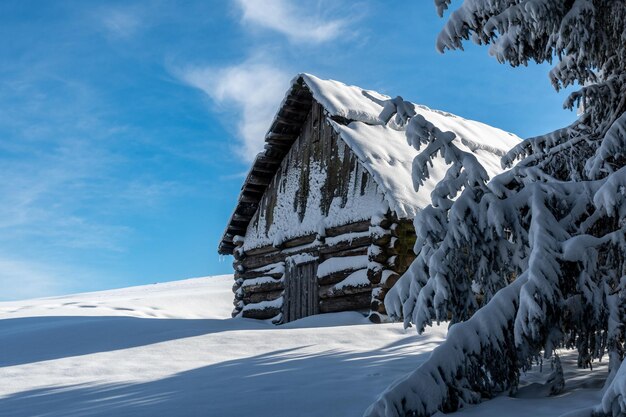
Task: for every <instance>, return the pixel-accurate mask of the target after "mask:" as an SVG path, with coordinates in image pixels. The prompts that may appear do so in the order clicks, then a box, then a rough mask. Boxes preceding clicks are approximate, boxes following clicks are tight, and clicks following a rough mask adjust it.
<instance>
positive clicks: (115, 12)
mask: <svg viewBox="0 0 626 417" xmlns="http://www.w3.org/2000/svg"><path fill="white" fill-rule="evenodd" d="M100 16H101V22H102V26H103V27H104V29H105V30H106V31H107V32H108V33H109V34H110V35H111V36H112V37H115V38H122V39H123V38H129V37H131V36H133V35H134V34H135V33H136V32H137V31H138V30H139V28H140V27H141V20H140V19H139V13H137V12H136V11H134V10H131V9H110V10H102V11H101V12H100Z"/></svg>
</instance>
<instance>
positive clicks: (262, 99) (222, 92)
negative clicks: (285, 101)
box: [178, 59, 293, 161]
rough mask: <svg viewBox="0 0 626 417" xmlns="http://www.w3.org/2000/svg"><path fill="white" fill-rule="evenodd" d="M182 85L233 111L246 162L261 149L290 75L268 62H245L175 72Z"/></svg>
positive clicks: (238, 151)
mask: <svg viewBox="0 0 626 417" xmlns="http://www.w3.org/2000/svg"><path fill="white" fill-rule="evenodd" d="M178 73H179V74H178V75H179V78H180V79H181V80H182V81H184V82H185V83H187V84H189V85H191V86H193V87H196V88H198V89H200V90H202V91H204V92H205V93H206V94H207V95H208V96H209V97H210V98H211V100H212V101H213V102H214V103H215V104H217V105H218V106H219V107H222V108H228V109H230V110H234V111H235V113H231V114H235V116H234V117H232V119H233V120H235V121H237V122H236V123H237V129H238V136H239V138H240V140H241V146H240V147H239V148H238V149H237V153H239V154H240V155H241V156H243V157H244V158H245V159H246V160H248V161H250V160H252V159H254V156H255V155H256V154H257V153H258V152H260V151H261V150H262V149H263V143H264V139H265V133H266V132H267V130H268V129H269V127H270V123H271V121H272V118H273V117H274V114H275V113H276V111H277V110H278V105H279V104H280V101H281V99H282V98H283V96H284V94H285V91H286V90H287V88H288V86H289V80H290V78H291V77H292V76H293V74H291V73H290V72H287V71H285V70H284V69H283V68H278V67H277V66H274V65H272V64H269V63H267V62H263V61H258V60H254V59H251V60H247V61H244V62H242V63H240V64H237V65H233V66H229V67H211V66H209V67H191V68H186V69H184V70H181V71H178Z"/></svg>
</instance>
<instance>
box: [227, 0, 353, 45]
mask: <svg viewBox="0 0 626 417" xmlns="http://www.w3.org/2000/svg"><path fill="white" fill-rule="evenodd" d="M236 3H237V5H238V6H239V7H240V8H241V11H242V12H243V16H242V20H243V22H245V23H252V24H256V25H259V26H261V27H264V28H267V29H271V30H274V31H276V32H279V33H282V34H283V35H285V36H287V37H288V38H289V40H291V41H292V42H309V43H322V42H327V41H331V40H333V39H336V38H337V37H339V36H340V35H342V34H343V33H344V32H345V31H346V27H347V26H348V24H349V21H348V20H346V19H333V20H328V19H326V16H324V15H323V14H322V13H320V12H319V10H323V9H324V7H317V9H318V11H317V12H316V11H315V10H311V7H310V6H311V4H312V3H311V2H300V1H298V2H292V1H289V0H267V1H259V0H236ZM318 6H319V2H318Z"/></svg>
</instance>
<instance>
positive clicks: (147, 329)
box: [0, 275, 606, 417]
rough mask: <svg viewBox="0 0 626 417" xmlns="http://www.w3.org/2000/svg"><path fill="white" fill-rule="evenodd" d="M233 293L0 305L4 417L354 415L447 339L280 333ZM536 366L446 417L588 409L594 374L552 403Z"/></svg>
mask: <svg viewBox="0 0 626 417" xmlns="http://www.w3.org/2000/svg"><path fill="white" fill-rule="evenodd" d="M231 285H232V276H231V275H225V276H219V277H208V278H196V279H190V280H185V281H176V282H170V283H163V284H154V285H147V286H141V287H133V288H126V289H120V290H111V291H103V292H94V293H86V294H77V295H69V296H64V297H55V298H46V299H37V300H26V301H17V302H3V303H0V416H1V417H33V416H39V417H78V416H81V417H82V416H107V417H109V416H115V417H120V416H150V417H161V416H203V417H212V416H216V417H217V416H220V417H230V416H242V415H246V416H254V417H295V416H310V417H313V416H316V417H317V416H320V417H322V416H323V417H335V416H337V417H351V416H354V417H357V416H361V415H362V414H363V412H364V411H365V409H366V408H367V407H368V406H369V405H370V404H371V403H372V402H373V401H374V399H375V398H376V396H377V395H378V394H379V393H380V392H382V391H383V390H384V389H385V388H386V387H387V386H388V385H390V384H391V383H392V382H393V381H394V380H396V379H397V378H400V377H402V376H404V375H405V374H407V373H408V372H411V371H412V370H414V369H415V368H416V367H418V366H419V364H420V363H422V362H423V361H424V360H425V359H426V358H427V357H428V356H429V355H430V352H431V351H432V349H434V348H435V347H436V346H438V345H439V344H440V343H441V341H443V339H444V338H445V335H446V328H445V326H441V327H435V328H432V329H428V330H427V332H426V333H425V334H424V335H422V336H418V335H417V334H416V333H415V331H414V330H413V329H407V330H406V331H405V330H404V329H403V328H402V325H401V324H399V323H391V324H382V325H375V324H370V323H369V322H368V321H367V320H366V319H365V318H364V317H362V316H361V315H360V314H358V313H352V312H349V313H334V314H323V315H319V316H314V317H308V318H305V319H301V320H297V321H295V322H292V323H289V324H287V325H283V326H279V327H276V326H274V325H272V324H269V323H266V322H262V321H256V320H249V319H230V318H227V317H229V316H230V311H231V306H232V292H231ZM568 358H569V357H568V356H567V355H565V360H564V363H565V365H567V364H568V361H569V362H571V360H572V359H571V358H569V359H568ZM544 368H546V369H545V370H544V374H543V375H538V374H537V373H536V372H535V373H529V374H528V375H526V376H525V377H524V379H525V382H524V384H525V385H527V388H522V389H521V390H520V395H519V398H509V397H501V398H497V399H495V400H492V401H489V402H487V403H483V404H481V405H479V406H475V407H469V408H467V409H465V410H461V411H460V412H458V413H457V414H455V415H456V416H458V417H473V416H482V417H489V416H494V417H497V416H512V417H515V416H520V417H521V416H524V417H527V416H528V415H533V416H546V417H547V416H558V415H561V414H563V413H565V412H571V411H576V410H577V409H579V408H581V407H586V406H588V405H590V404H594V403H597V402H598V400H599V398H600V391H599V389H598V387H599V386H600V385H601V382H602V378H603V377H604V375H606V373H605V370H604V369H600V370H597V369H596V371H594V373H593V374H590V373H589V372H590V371H589V370H576V369H574V367H573V366H566V367H565V369H566V374H567V375H566V376H567V377H568V382H567V384H568V385H567V386H566V391H565V393H564V394H562V395H561V396H559V397H558V398H556V399H553V398H545V395H544V394H545V393H542V392H541V387H540V386H538V385H537V384H536V382H541V381H543V379H545V375H547V373H549V369H548V368H549V365H545V366H544ZM589 375H592V376H594V377H593V378H589ZM533 383H535V384H534V385H533Z"/></svg>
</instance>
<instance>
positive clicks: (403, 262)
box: [218, 74, 507, 323]
mask: <svg viewBox="0 0 626 417" xmlns="http://www.w3.org/2000/svg"><path fill="white" fill-rule="evenodd" d="M385 100H389V97H387V96H383V95H381V94H378V93H376V92H373V91H366V90H362V89H360V88H359V87H354V86H346V85H345V84H342V83H339V82H336V81H325V80H320V79H318V78H316V77H314V76H311V75H308V74H301V75H299V76H297V77H296V78H295V79H294V81H293V82H292V86H291V88H290V90H289V91H288V92H287V95H286V97H285V99H284V100H283V103H282V105H281V107H280V110H279V111H278V113H277V114H276V116H275V118H274V121H273V122H272V124H271V127H270V129H269V132H268V133H267V135H266V138H265V148H264V151H263V152H262V153H260V154H259V155H258V156H257V157H256V159H255V160H254V163H253V165H252V168H251V169H250V171H249V173H248V175H247V177H246V179H245V181H244V184H243V186H242V188H241V192H240V195H239V199H238V201H237V205H236V207H235V209H234V211H233V214H232V215H231V218H230V220H229V222H228V225H227V227H226V230H225V231H224V235H223V237H222V239H221V242H220V244H219V248H218V252H219V253H220V254H232V255H233V257H234V262H233V267H234V270H235V274H234V277H235V283H234V285H233V292H234V294H235V297H234V310H233V316H242V317H248V318H256V319H271V320H272V321H273V322H275V323H286V322H290V321H293V320H296V319H299V318H302V317H306V316H310V315H314V314H318V313H328V312H338V311H360V312H363V313H365V314H367V315H368V316H369V318H370V320H372V321H373V322H381V321H384V320H385V319H386V314H385V307H384V297H385V294H386V293H387V292H388V290H389V289H390V288H391V287H392V286H393V285H394V284H395V283H396V281H397V280H398V279H399V277H400V276H401V275H402V274H403V273H404V272H405V271H406V270H407V268H408V266H409V265H410V264H411V262H412V261H413V259H414V258H415V255H414V253H413V245H414V243H415V230H414V228H413V223H412V222H413V218H414V216H415V214H416V213H417V211H418V210H419V209H421V208H422V207H424V206H425V205H426V204H427V203H428V201H429V195H430V192H431V191H432V189H433V187H434V184H436V183H437V182H438V180H439V179H440V178H439V177H438V175H439V176H441V174H437V173H436V172H435V171H433V172H434V174H433V175H432V177H433V178H431V179H429V180H428V181H427V182H426V184H425V185H424V186H423V187H421V189H420V190H418V191H417V192H416V191H415V190H414V189H413V186H412V178H411V169H412V162H413V159H414V157H415V156H416V155H417V151H416V150H415V149H414V148H413V147H411V146H410V145H408V144H407V141H406V138H405V133H404V130H403V128H402V127H401V126H395V125H389V124H387V121H388V120H389V118H388V117H387V118H386V120H384V121H381V120H380V119H381V117H380V116H382V113H383V109H384V107H385V106H384V103H385ZM409 104H410V103H409ZM416 109H418V112H419V113H421V114H422V115H424V116H425V117H426V116H428V117H427V119H431V120H432V119H437V118H441V114H442V112H437V111H432V110H430V109H427V108H425V107H419V106H416ZM448 116H450V117H456V116H452V115H448ZM459 119H460V118H459ZM461 120H463V121H464V122H467V121H465V120H464V119H461ZM474 123H475V122H474ZM446 127H448V126H446ZM503 133H506V132H503ZM460 139H464V140H468V139H469V140H471V139H472V138H468V137H467V135H465V136H463V137H461V138H460ZM506 146H507V145H504V147H506ZM478 148H479V147H478ZM478 148H477V149H478ZM490 151H493V149H492V148H490ZM487 153H488V152H487ZM489 155H490V157H491V158H493V156H494V155H493V154H492V153H491V154H489ZM477 157H478V159H479V160H481V157H483V158H484V156H481V155H478V154H477ZM496 158H499V156H496ZM441 164H445V162H444V161H441ZM494 165H495V164H494ZM487 169H488V171H489V168H488V167H487ZM491 173H492V172H490V174H491Z"/></svg>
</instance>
